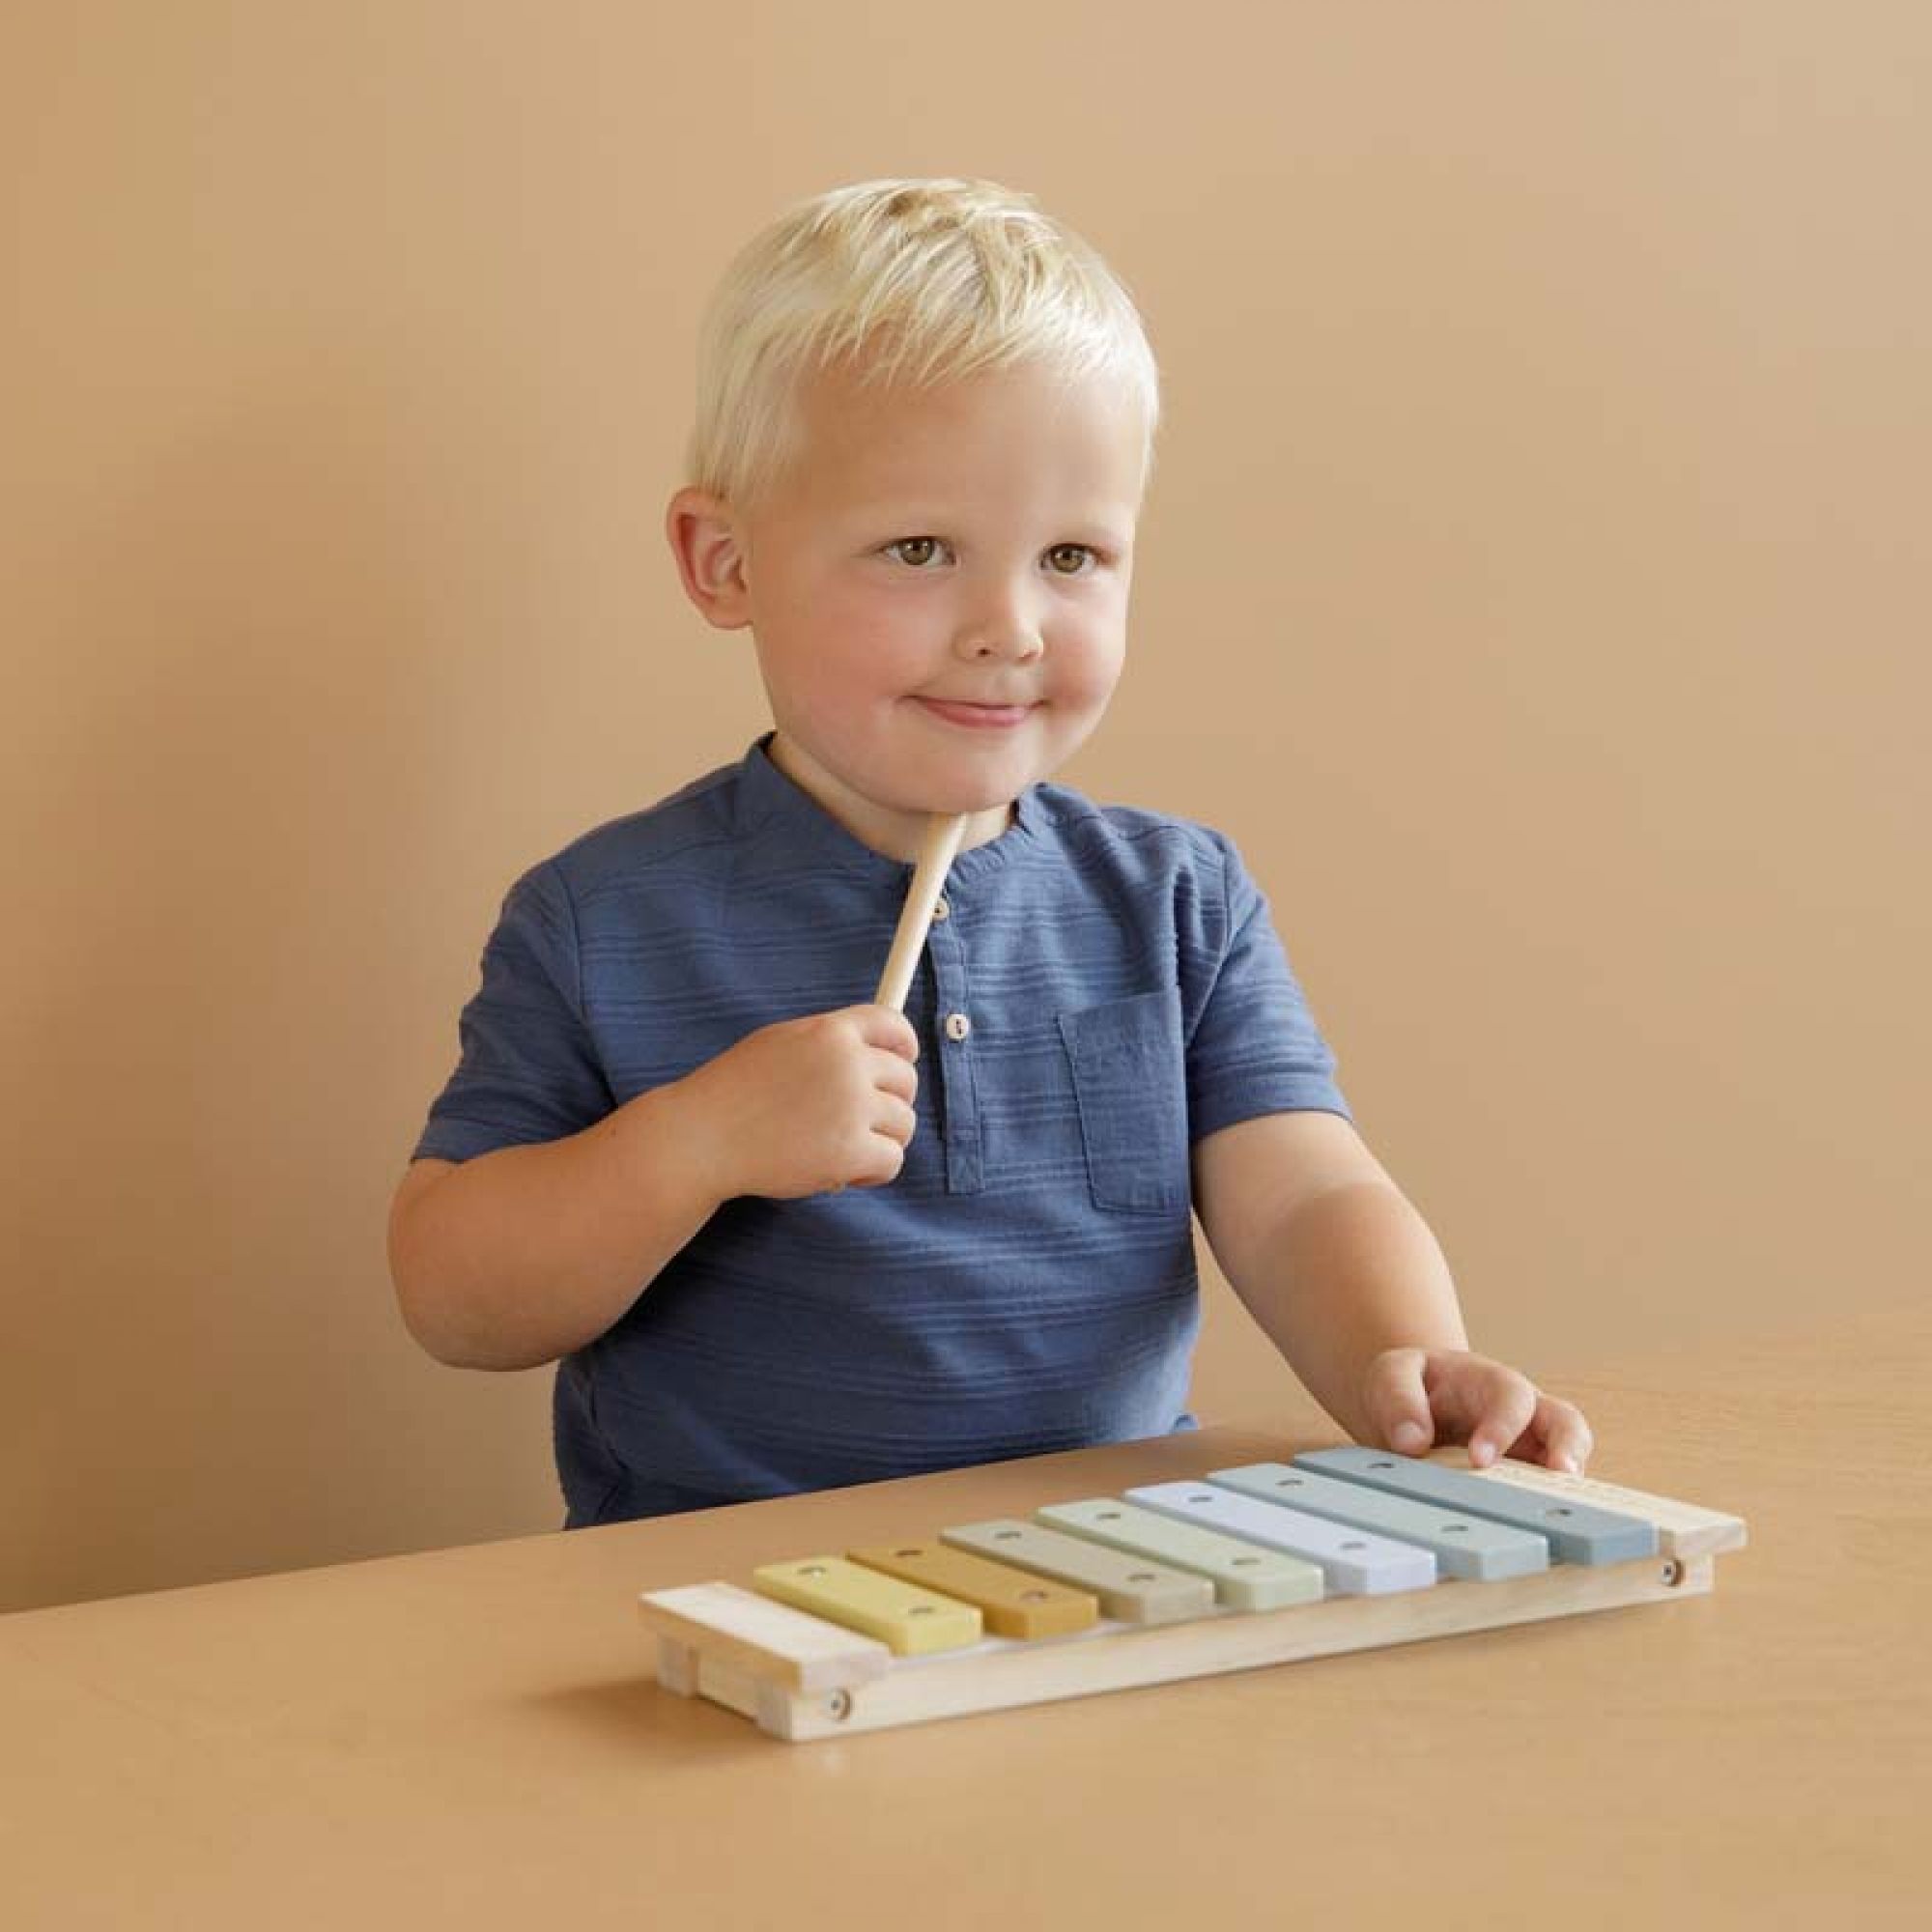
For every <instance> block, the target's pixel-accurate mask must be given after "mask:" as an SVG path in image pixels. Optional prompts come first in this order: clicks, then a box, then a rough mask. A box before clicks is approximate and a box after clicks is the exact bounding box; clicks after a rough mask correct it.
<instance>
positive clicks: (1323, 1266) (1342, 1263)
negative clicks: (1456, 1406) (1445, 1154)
mask: <svg viewBox="0 0 1932 1932" xmlns="http://www.w3.org/2000/svg"><path fill="white" fill-rule="evenodd" d="M1243 1277H1244V1278H1243V1279H1242V1280H1240V1281H1238V1282H1236V1283H1235V1284H1234V1285H1235V1287H1236V1292H1237V1293H1239V1294H1240V1297H1241V1299H1242V1301H1243V1302H1244V1303H1245V1304H1246V1306H1247V1308H1248V1310H1249V1312H1250V1313H1251V1314H1252V1315H1253V1316H1254V1318H1255V1320H1256V1321H1258V1322H1259V1323H1260V1324H1261V1326H1262V1328H1263V1329H1264V1332H1265V1333H1266V1335H1267V1337H1268V1339H1269V1340H1270V1341H1271V1342H1273V1344H1274V1345H1275V1347H1276V1348H1277V1349H1279V1350H1281V1352H1282V1354H1283V1356H1284V1357H1285V1358H1286V1359H1287V1361H1288V1364H1289V1366H1290V1367H1291V1368H1293V1371H1294V1372H1295V1374H1296V1375H1297V1376H1298V1377H1299V1378H1301V1381H1302V1383H1303V1384H1304V1386H1305V1387H1306V1388H1307V1390H1308V1392H1309V1394H1311V1395H1312V1396H1313V1397H1314V1398H1315V1399H1316V1401H1317V1402H1319V1403H1320V1404H1321V1406H1322V1407H1323V1408H1324V1409H1326V1410H1327V1411H1328V1413H1329V1414H1330V1415H1331V1416H1333V1417H1334V1419H1335V1420H1336V1421H1337V1422H1338V1423H1340V1424H1341V1426H1342V1427H1343V1428H1344V1429H1346V1430H1347V1431H1348V1432H1349V1434H1350V1435H1352V1436H1354V1437H1355V1438H1356V1439H1357V1440H1374V1439H1375V1437H1374V1434H1373V1425H1372V1423H1371V1421H1370V1418H1369V1417H1368V1415H1367V1414H1366V1412H1365V1411H1364V1409H1363V1407H1362V1401H1361V1392H1362V1382H1363V1372H1364V1371H1365V1370H1366V1369H1367V1367H1368V1365H1369V1363H1370V1362H1371V1361H1372V1360H1373V1359H1374V1358H1375V1357H1376V1356H1377V1355H1378V1354H1379V1353H1381V1351H1382V1350H1385V1349H1399V1348H1417V1349H1466V1348H1467V1347H1468V1346H1469V1345H1468V1340H1467V1337H1466V1335H1465V1333H1464V1330H1463V1315H1462V1310H1461V1308H1460V1307H1459V1305H1458V1303H1457V1299H1456V1287H1455V1283H1454V1282H1453V1281H1452V1280H1451V1278H1450V1274H1449V1264H1448V1263H1447V1262H1446V1261H1445V1260H1444V1259H1443V1255H1442V1250H1441V1248H1440V1247H1439V1246H1438V1245H1437V1243H1436V1240H1435V1236H1434V1235H1433V1234H1431V1233H1430V1230H1429V1225H1428V1223H1427V1222H1425V1221H1424V1220H1423V1218H1422V1216H1421V1215H1420V1214H1418V1213H1417V1212H1416V1210H1415V1209H1414V1208H1412V1207H1411V1206H1410V1205H1409V1203H1408V1200H1407V1198H1406V1196H1405V1195H1404V1194H1403V1193H1402V1191H1401V1190H1400V1189H1399V1188H1397V1187H1395V1186H1393V1185H1392V1184H1390V1183H1388V1182H1386V1181H1377V1180H1360V1181H1350V1182H1348V1183H1346V1184H1344V1185H1341V1186H1338V1187H1334V1188H1331V1189H1329V1190H1328V1191H1326V1192H1325V1193H1321V1194H1318V1195H1316V1196H1314V1197H1313V1198H1312V1199H1310V1200H1308V1201H1306V1202H1304V1203H1303V1204H1302V1205H1301V1206H1300V1208H1298V1209H1297V1210H1296V1211H1295V1212H1294V1213H1293V1215H1292V1216H1290V1217H1289V1218H1288V1219H1287V1220H1286V1221H1284V1222H1282V1223H1281V1224H1279V1225H1278V1226H1277V1227H1276V1228H1275V1229H1274V1230H1272V1231H1271V1234H1270V1236H1269V1238H1268V1239H1267V1240H1266V1241H1265V1242H1264V1244H1263V1245H1262V1246H1261V1247H1260V1249H1259V1250H1258V1252H1257V1253H1256V1254H1255V1255H1254V1257H1253V1258H1252V1261H1251V1262H1250V1263H1249V1264H1248V1265H1246V1266H1244V1268H1243ZM1231 1279H1232V1277H1231Z"/></svg>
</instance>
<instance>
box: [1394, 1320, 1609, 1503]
mask: <svg viewBox="0 0 1932 1932" xmlns="http://www.w3.org/2000/svg"><path fill="white" fill-rule="evenodd" d="M1362 1406H1363V1407H1364V1408H1365V1409H1366V1410H1367V1411H1368V1417H1369V1421H1370V1423H1371V1425H1372V1426H1373V1428H1374V1430H1375V1431H1376V1433H1377V1435H1379V1436H1380V1438H1381V1441H1382V1443H1383V1444H1384V1445H1386V1446H1387V1447H1388V1448H1390V1449H1394V1450H1397V1451H1398V1452H1399V1453H1401V1454H1402V1455H1405V1456H1420V1455H1423V1454H1425V1453H1426V1452H1427V1451H1428V1449H1429V1447H1430V1446H1431V1444H1432V1443H1435V1442H1437V1441H1441V1442H1466V1443H1467V1444H1468V1445H1469V1461H1470V1463H1472V1464H1473V1465H1474V1466H1475V1467H1476V1468H1478V1469H1480V1468H1484V1467H1486V1466H1487V1465H1488V1464H1489V1463H1493V1462H1494V1461H1495V1460H1496V1458H1497V1457H1498V1456H1514V1457H1516V1458H1517V1459H1518V1461H1519V1462H1523V1463H1545V1464H1547V1465H1548V1467H1549V1468H1552V1469H1564V1470H1568V1471H1569V1472H1570V1473H1571V1474H1572V1475H1581V1474H1582V1471H1583V1464H1584V1463H1586V1462H1588V1461H1589V1459H1590V1451H1591V1450H1592V1449H1593V1448H1594V1447H1595V1446H1596V1444H1595V1440H1594V1438H1593V1437H1592V1436H1591V1434H1590V1425H1589V1424H1588V1423H1587V1422H1585V1421H1584V1420H1583V1412H1582V1410H1581V1409H1579V1408H1578V1407H1577V1406H1576V1404H1575V1403H1569V1402H1564V1401H1561V1400H1560V1399H1559V1398H1558V1397H1556V1396H1553V1395H1545V1394H1544V1393H1543V1391H1542V1390H1541V1389H1539V1388H1538V1387H1537V1386H1536V1384H1535V1383H1534V1382H1532V1381H1531V1380H1530V1379H1529V1378H1528V1377H1526V1376H1522V1375H1519V1374H1518V1373H1517V1371H1516V1370H1515V1369H1511V1368H1505V1367H1504V1365H1503V1364H1502V1363H1501V1362H1492V1361H1491V1360H1490V1359H1489V1357H1488V1356H1486V1355H1471V1354H1468V1353H1466V1352H1464V1351H1463V1350H1454V1349H1384V1350H1382V1352H1381V1353H1380V1354H1379V1355H1378V1356H1376V1358H1375V1359H1374V1360H1373V1361H1372V1362H1370V1364H1369V1366H1368V1369H1367V1371H1366V1373H1365V1374H1364V1376H1363V1379H1362Z"/></svg>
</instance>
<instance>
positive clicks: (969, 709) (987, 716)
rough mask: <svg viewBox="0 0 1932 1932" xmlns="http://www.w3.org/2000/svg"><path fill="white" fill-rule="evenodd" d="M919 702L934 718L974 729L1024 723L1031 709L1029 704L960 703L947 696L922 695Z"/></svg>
mask: <svg viewBox="0 0 1932 1932" xmlns="http://www.w3.org/2000/svg"><path fill="white" fill-rule="evenodd" d="M919 702H920V703H921V704H923V705H924V706H925V708H926V709H927V710H928V711H930V712H931V713H932V715H933V716H934V717H935V718H943V719H945V721H946V722H947V723H948V724H949V725H965V726H967V728H968V729H970V730H975V731H998V730H1003V729H1007V728H1009V727H1010V726H1012V725H1018V724H1022V723H1024V721H1025V719H1026V717H1027V714H1028V713H1029V712H1030V711H1031V710H1032V709H1033V707H1032V706H1031V705H1029V704H960V703H957V702H955V701H953V700H952V699H949V698H943V697H922V698H921V699H920V700H919Z"/></svg>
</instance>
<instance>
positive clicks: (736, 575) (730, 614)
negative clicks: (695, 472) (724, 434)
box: [665, 487, 752, 631]
mask: <svg viewBox="0 0 1932 1932" xmlns="http://www.w3.org/2000/svg"><path fill="white" fill-rule="evenodd" d="M665 535H666V536H667V537H668V539H669V541H670V551H671V554H672V555H673V556H674V557H676V559H677V572H678V576H679V577H680V578H682V579H683V581H684V594H685V595H686V596H687V597H689V598H690V599H691V601H692V603H693V604H695V605H696V607H697V609H698V611H699V612H700V613H701V614H702V616H703V617H704V620H705V621H706V622H707V623H710V624H715V625H717V627H718V628H719V629H720V630H721V631H742V630H743V629H744V628H745V626H746V625H748V624H749V623H750V622H751V621H752V600H751V588H750V584H749V582H748V580H747V578H746V573H745V545H744V539H743V536H742V534H741V532H740V529H739V526H738V519H737V518H736V517H735V516H734V515H733V514H732V512H731V507H730V505H729V504H728V503H726V502H725V499H724V498H723V497H714V496H713V495H712V494H711V493H710V492H709V491H708V490H699V489H696V488H695V487H687V488H685V489H683V490H680V491H678V493H677V494H676V495H675V496H674V497H672V498H671V499H670V504H669V507H668V509H667V510H666V511H665Z"/></svg>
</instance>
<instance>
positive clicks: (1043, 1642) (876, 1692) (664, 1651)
mask: <svg viewBox="0 0 1932 1932" xmlns="http://www.w3.org/2000/svg"><path fill="white" fill-rule="evenodd" d="M1525 1473H1526V1474H1527V1475H1534V1476H1539V1477H1540V1476H1542V1473H1543V1472H1540V1471H1536V1472H1525ZM1545 1485H1547V1487H1548V1488H1549V1489H1550V1490H1552V1491H1561V1490H1566V1489H1567V1490H1571V1491H1574V1492H1578V1493H1586V1494H1589V1495H1591V1496H1592V1497H1593V1498H1594V1499H1596V1500H1600V1501H1602V1502H1603V1503H1604V1505H1605V1507H1607V1508H1613V1509H1621V1510H1622V1511H1624V1513H1626V1514H1628V1515H1633V1516H1643V1517H1645V1518H1646V1519H1647V1520H1650V1521H1652V1522H1654V1523H1655V1524H1656V1525H1657V1530H1658V1542H1659V1553H1658V1554H1657V1555H1655V1556H1648V1557H1642V1558H1638V1559H1635V1560H1634V1561H1631V1562H1627V1563H1612V1564H1604V1565H1599V1566H1580V1565H1573V1564H1567V1563H1557V1564H1552V1565H1551V1567H1550V1568H1549V1569H1548V1570H1547V1571H1541V1572H1538V1573H1536V1574H1534V1575H1531V1576H1526V1577H1512V1578H1509V1579H1507V1580H1505V1581H1501V1582H1467V1581H1459V1580H1455V1579H1448V1580H1444V1581H1439V1582H1437V1583H1435V1584H1434V1585H1433V1586H1432V1587H1430V1588H1428V1589H1426V1590H1406V1591H1400V1592H1397V1593H1394V1594H1392V1595H1388V1596H1328V1597H1323V1598H1321V1599H1320V1600H1319V1601H1317V1602H1314V1603H1307V1604H1295V1605H1289V1606H1288V1607H1286V1608H1283V1609H1276V1610H1261V1611H1242V1610H1234V1609H1228V1608H1225V1607H1222V1606H1219V1605H1217V1606H1216V1607H1215V1608H1214V1609H1213V1610H1211V1611H1209V1612H1208V1614H1207V1615H1206V1616H1203V1617H1199V1618H1195V1619H1192V1620H1190V1621H1188V1622H1185V1623H1172V1624H1156V1625H1151V1626H1143V1625H1128V1624H1122V1623H1118V1622H1114V1621H1111V1620H1106V1619H1103V1620H1102V1621H1101V1622H1100V1623H1098V1624H1096V1625H1094V1627H1093V1628H1092V1629H1090V1630H1086V1631H1082V1632H1080V1633H1078V1634H1075V1635H1070V1636H1059V1637H1044V1638H1035V1639H1033V1640H1031V1641H1026V1642H1021V1641H1018V1640H1016V1639H1012V1638H1006V1637H985V1638H983V1639H981V1640H980V1642H979V1643H977V1644H974V1645H971V1646H970V1647H967V1648H964V1649H960V1650H951V1651H940V1652H936V1653H934V1654H932V1655H930V1656H925V1657H895V1656H893V1655H892V1654H891V1653H890V1652H889V1651H888V1650H887V1649H886V1646H885V1645H883V1644H881V1643H877V1642H874V1641H873V1640H872V1639H870V1638H867V1637H865V1636H862V1635H860V1634H857V1633H838V1634H836V1635H834V1634H831V1633H832V1631H833V1627H831V1626H826V1625H823V1624H820V1623H819V1620H818V1619H816V1618H804V1619H802V1620H800V1621H794V1620H796V1619H799V1613H798V1612H796V1611H792V1610H789V1609H787V1608H785V1606H783V1605H778V1604H775V1603H773V1602H772V1601H771V1600H769V1599H767V1598H765V1597H763V1596H759V1595H756V1594H754V1593H753V1592H751V1591H748V1590H741V1589H739V1588H737V1587H736V1586H735V1585H732V1584H729V1583H724V1582H711V1583H700V1584H694V1585H688V1586H686V1587H684V1588H682V1589H676V1590H661V1591H650V1592H646V1593H644V1594H643V1595H642V1596H640V1597H639V1603H638V1608H639V1615H640V1616H641V1618H642V1620H643V1622H644V1624H645V1626H646V1628H647V1629H649V1630H650V1631H652V1632H653V1633H654V1634H655V1635H656V1637H657V1640H658V1666H657V1668H658V1682H659V1684H660V1685H661V1686H662V1687H663V1688H664V1689H665V1690H670V1691H673V1692H675V1693H677V1694H679V1695H682V1696H688V1697H690V1696H696V1697H703V1698H706V1699H708V1700H710V1701H711V1702H713V1703H717V1704H721V1705H724V1706H725V1707H726V1708H728V1709H730V1710H733V1711H737V1712H740V1713H742V1714H743V1715H744V1716H746V1717H749V1718H751V1719H753V1721H754V1722H755V1723H756V1724H757V1726H758V1728H759V1729H760V1730H762V1731H764V1732H766V1733H767V1734H768V1735H769V1736H772V1737H774V1738H781V1739H783V1740H785V1741H786V1742H788V1743H794V1744H800V1743H807V1742H810V1741H812V1740H815V1739H820V1738H830V1737H843V1736H849V1735H851V1734H852V1733H855V1732H859V1731H872V1730H883V1729H887V1728H889V1727H891V1726H895V1725H899V1724H915V1723H923V1722H928V1721H930V1720H932V1719H940V1718H954V1717H964V1716H967V1715H969V1714H972V1713H975V1712H980V1711H998V1710H1007V1709H1010V1708H1012V1707H1013V1706H1016V1705H1024V1704H1039V1703H1047V1702H1051V1701H1053V1700H1055V1699H1058V1698H1063V1697H1081V1696H1087V1695H1090V1694H1093V1693H1094V1692H1098V1691H1103V1690H1129V1689H1133V1688H1136V1687H1139V1686H1144V1685H1151V1684H1167V1683H1174V1682H1176V1681H1178V1680H1180V1679H1183V1678H1190V1677H1208V1676H1214V1675H1217V1674H1219V1673H1221V1672H1223V1671H1230V1670H1252V1669H1257V1668H1260V1667H1262V1666H1264V1665H1268V1664H1276V1663H1290V1662H1298V1661H1300V1660H1302V1659H1305V1658H1312V1657H1331V1656H1336V1655H1338V1654H1340V1653H1342V1652H1345V1651H1351V1650H1373V1649H1379V1648H1382V1647H1384V1646H1389V1645H1394V1644H1401V1643H1416V1642H1421V1641H1424V1640H1427V1639H1428V1638H1431V1637H1439V1636H1455V1635H1461V1634H1464V1633H1466V1632H1470V1631H1480V1630H1495V1629H1501V1628H1505V1627H1507V1626H1509V1625H1513V1624H1524V1623H1538V1622H1542V1621H1545V1620H1547V1619H1549V1618H1553V1617H1567V1616H1577V1615H1581V1614H1585V1613H1587V1612H1589V1611H1593V1610H1608V1609H1619V1608H1622V1607H1624V1606H1626V1605H1633V1604H1656V1603H1667V1602H1669V1601H1671V1600H1673V1599H1675V1598H1679V1597H1692V1596H1701V1595H1705V1594H1707V1593H1708V1592H1709V1591H1710V1590H1711V1589H1712V1588H1713V1585H1714V1580H1715V1579H1714V1574H1713V1573H1714V1564H1715V1559H1716V1556H1717V1554H1718V1553H1719V1551H1721V1550H1725V1549H1734V1548H1741V1547H1742V1546H1743V1544H1744V1542H1745V1527H1744V1524H1743V1523H1742V1522H1741V1521H1739V1520H1737V1519H1735V1518H1721V1517H1717V1516H1715V1515H1714V1514H1713V1513H1711V1512H1707V1511H1703V1510H1700V1509H1698V1508H1696V1507H1695V1506H1694V1505H1688V1504H1682V1503H1677V1502H1674V1501H1673V1500H1672V1499H1670V1498H1668V1497H1660V1496H1650V1495H1645V1494H1643V1493H1642V1492H1636V1491H1628V1490H1618V1489H1615V1488H1613V1487H1612V1486H1611V1485H1608V1484H1605V1483H1600V1482H1597V1481H1594V1480H1586V1479H1581V1478H1560V1477H1547V1478H1544V1481H1543V1483H1542V1484H1539V1485H1538V1486H1539V1487H1542V1486H1545ZM1687 1518H1690V1519H1702V1520H1701V1521H1698V1522H1696V1523H1694V1524H1692V1523H1689V1522H1687V1521H1686V1519H1687ZM812 1625H817V1626H818V1629H819V1630H820V1631H821V1632H825V1633H827V1634H828V1635H827V1640H826V1641H825V1642H824V1643H823V1644H822V1645H814V1644H812V1643H810V1642H808V1643H807V1644H805V1645H804V1646H799V1645H796V1644H791V1643H788V1642H787V1641H786V1639H785V1638H784V1636H783V1635H781V1634H780V1633H782V1632H785V1631H792V1630H800V1629H802V1628H804V1627H809V1626H812Z"/></svg>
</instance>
